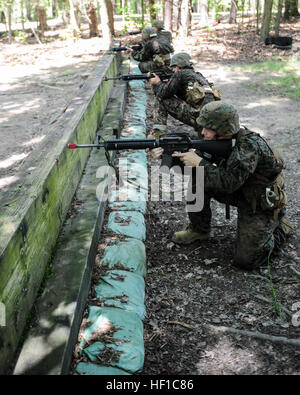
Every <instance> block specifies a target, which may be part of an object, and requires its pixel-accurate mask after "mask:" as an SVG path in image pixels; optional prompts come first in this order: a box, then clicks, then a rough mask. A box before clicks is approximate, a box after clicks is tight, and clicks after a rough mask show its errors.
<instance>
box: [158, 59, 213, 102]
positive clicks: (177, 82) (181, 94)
mask: <svg viewBox="0 0 300 395" xmlns="http://www.w3.org/2000/svg"><path fill="white" fill-rule="evenodd" d="M195 81H198V82H199V83H200V85H202V86H204V85H208V86H209V83H208V81H207V80H206V78H205V77H204V76H203V75H202V74H201V73H198V72H196V71H195V70H194V68H193V67H190V68H184V69H179V70H178V71H176V72H175V73H174V75H173V76H172V77H171V78H170V80H169V81H168V82H167V83H162V82H159V83H158V84H157V85H155V86H154V93H155V95H156V96H157V98H158V99H161V100H163V99H170V98H171V97H172V96H177V97H178V98H179V99H182V100H184V101H186V99H187V98H186V92H187V88H188V85H189V83H190V82H195Z"/></svg>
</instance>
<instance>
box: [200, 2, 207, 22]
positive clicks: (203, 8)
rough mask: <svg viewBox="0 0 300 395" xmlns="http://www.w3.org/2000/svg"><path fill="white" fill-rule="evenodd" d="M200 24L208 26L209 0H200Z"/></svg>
mask: <svg viewBox="0 0 300 395" xmlns="http://www.w3.org/2000/svg"><path fill="white" fill-rule="evenodd" d="M199 8H200V9H199V12H200V26H201V27H205V26H208V0H200V7H199Z"/></svg>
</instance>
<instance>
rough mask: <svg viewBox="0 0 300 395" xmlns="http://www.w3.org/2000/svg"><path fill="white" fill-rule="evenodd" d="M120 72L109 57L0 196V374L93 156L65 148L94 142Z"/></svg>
mask: <svg viewBox="0 0 300 395" xmlns="http://www.w3.org/2000/svg"><path fill="white" fill-rule="evenodd" d="M116 71H117V60H116V57H115V56H114V55H111V54H109V53H107V54H105V55H104V56H103V58H102V60H101V61H100V62H99V64H98V66H97V67H96V68H95V69H94V71H93V74H92V75H91V76H90V78H89V79H88V80H87V81H86V83H85V85H84V87H83V88H82V89H81V90H80V91H79V92H78V95H77V96H76V97H74V99H73V100H72V101H71V103H70V104H69V106H68V108H67V110H66V111H65V113H64V114H63V115H62V116H61V117H60V118H59V119H58V120H57V122H56V123H55V124H54V125H53V128H52V130H49V131H48V132H47V136H48V137H47V138H46V141H45V143H44V145H43V147H42V148H41V150H40V151H39V152H37V153H35V154H34V155H32V160H31V163H30V166H29V167H28V169H27V170H26V171H25V172H23V173H20V174H18V175H17V181H16V182H15V184H14V185H10V187H9V188H8V189H7V190H3V191H1V192H2V194H1V200H0V212H1V214H0V229H1V233H0V302H1V303H3V304H4V306H5V312H6V326H5V327H0V348H1V353H0V374H1V373H5V372H6V371H7V370H8V369H9V368H10V364H11V362H12V359H13V357H14V353H15V350H16V348H17V345H18V342H19V340H20V336H21V334H22V332H23V329H24V325H25V323H26V319H27V317H28V314H29V312H30V310H31V308H32V305H33V302H34V300H35V298H36V295H37V291H38V289H39V287H40V284H41V280H42V278H43V275H44V272H45V267H46V264H47V263H48V262H49V259H50V256H51V254H52V252H53V249H54V247H55V245H56V242H57V237H58V234H59V231H60V229H61V227H62V224H63V222H64V220H65V217H66V213H67V210H68V208H69V206H70V203H71V200H72V197H73V195H74V192H75V190H76V188H77V185H78V182H79V180H80V178H81V175H82V170H83V168H84V166H85V164H86V161H87V159H88V156H89V150H88V149H87V150H76V151H70V150H68V149H67V148H66V145H67V143H68V142H71V141H75V142H78V143H83V142H87V141H93V140H94V138H95V133H96V130H97V127H98V125H99V123H100V121H101V120H102V118H103V115H104V111H105V108H106V106H107V102H108V100H109V97H110V93H111V89H112V83H111V82H102V79H103V76H105V75H108V76H111V75H115V74H116ZM118 117H120V112H118ZM85 236H86V237H87V235H85ZM54 343H55V342H54ZM54 343H53V344H54ZM55 347H56V348H57V349H58V348H60V347H61V345H60V344H57V345H56V346H55Z"/></svg>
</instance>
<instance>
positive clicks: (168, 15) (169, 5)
mask: <svg viewBox="0 0 300 395" xmlns="http://www.w3.org/2000/svg"><path fill="white" fill-rule="evenodd" d="M172 19H173V0H166V4H165V28H166V29H167V30H169V31H170V32H172V31H173V23H172Z"/></svg>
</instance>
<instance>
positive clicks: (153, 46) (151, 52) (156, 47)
mask: <svg viewBox="0 0 300 395" xmlns="http://www.w3.org/2000/svg"><path fill="white" fill-rule="evenodd" d="M171 52H172V47H171V46H170V45H169V44H168V43H167V42H166V40H160V39H157V38H152V40H150V41H147V42H146V44H145V45H144V47H143V49H142V50H141V51H133V53H132V57H133V59H135V60H137V61H138V62H147V61H149V60H153V56H155V55H160V54H162V55H166V54H168V53H171Z"/></svg>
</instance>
